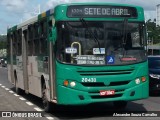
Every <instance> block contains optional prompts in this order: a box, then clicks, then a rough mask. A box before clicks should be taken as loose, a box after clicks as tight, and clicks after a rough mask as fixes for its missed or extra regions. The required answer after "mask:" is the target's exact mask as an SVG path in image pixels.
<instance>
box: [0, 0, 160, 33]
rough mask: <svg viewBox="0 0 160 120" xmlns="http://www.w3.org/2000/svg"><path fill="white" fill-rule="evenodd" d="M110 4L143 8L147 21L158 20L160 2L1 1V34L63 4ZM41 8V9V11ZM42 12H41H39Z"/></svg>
mask: <svg viewBox="0 0 160 120" xmlns="http://www.w3.org/2000/svg"><path fill="white" fill-rule="evenodd" d="M79 1H80V2H109V3H121V4H132V5H138V6H142V7H143V8H144V10H145V19H146V20H148V19H152V20H153V19H154V18H156V5H158V4H160V0H0V34H1V35H2V34H6V33H7V27H12V26H14V25H17V24H19V23H21V22H24V21H26V20H28V19H30V18H32V17H34V16H36V15H37V14H38V13H39V12H44V11H46V10H48V9H50V8H54V6H56V5H58V4H63V3H73V2H74V3H75V2H79ZM39 8H40V9H39ZM39 10H40V11H39Z"/></svg>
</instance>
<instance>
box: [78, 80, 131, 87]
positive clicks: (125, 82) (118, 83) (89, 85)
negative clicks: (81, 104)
mask: <svg viewBox="0 0 160 120" xmlns="http://www.w3.org/2000/svg"><path fill="white" fill-rule="evenodd" d="M130 81H131V80H127V81H116V82H110V84H109V85H105V84H104V83H103V82H95V83H87V82H86V83H81V84H82V85H83V86H85V87H104V86H119V85H127V84H128V83H129V82H130Z"/></svg>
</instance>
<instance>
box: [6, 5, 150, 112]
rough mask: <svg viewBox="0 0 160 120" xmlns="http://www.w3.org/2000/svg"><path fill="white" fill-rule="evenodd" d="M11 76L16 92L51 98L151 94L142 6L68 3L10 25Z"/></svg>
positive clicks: (75, 100) (71, 100)
mask: <svg viewBox="0 0 160 120" xmlns="http://www.w3.org/2000/svg"><path fill="white" fill-rule="evenodd" d="M7 33H8V34H7V36H8V46H7V51H8V55H7V56H8V57H7V58H8V62H7V64H8V79H9V81H11V83H13V84H14V85H15V88H16V92H17V93H19V94H20V93H21V92H22V91H25V93H31V94H33V95H36V96H38V97H40V98H42V100H43V104H44V109H45V111H49V110H50V109H51V103H56V104H58V105H85V104H90V103H97V102H108V101H113V103H114V105H115V106H117V107H125V106H126V105H127V102H128V101H133V100H139V99H145V98H148V88H149V84H148V83H149V80H148V62H147V51H146V50H147V39H146V29H145V20H144V11H143V8H142V7H139V6H133V5H126V4H111V3H74V4H62V5H58V6H56V7H55V8H54V9H51V10H48V11H46V12H44V13H42V14H40V15H38V16H37V17H34V18H32V19H30V20H28V21H25V22H24V23H21V24H19V25H16V26H13V27H11V28H9V29H8V32H7Z"/></svg>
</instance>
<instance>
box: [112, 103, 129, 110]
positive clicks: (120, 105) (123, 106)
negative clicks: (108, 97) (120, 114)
mask: <svg viewBox="0 0 160 120" xmlns="http://www.w3.org/2000/svg"><path fill="white" fill-rule="evenodd" d="M127 103H128V102H127V101H114V102H113V104H114V106H115V107H116V108H118V109H125V108H126V106H127Z"/></svg>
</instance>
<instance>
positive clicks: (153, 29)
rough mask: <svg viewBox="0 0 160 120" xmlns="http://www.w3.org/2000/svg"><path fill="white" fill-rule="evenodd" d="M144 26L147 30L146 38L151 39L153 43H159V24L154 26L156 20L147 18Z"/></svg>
mask: <svg viewBox="0 0 160 120" xmlns="http://www.w3.org/2000/svg"><path fill="white" fill-rule="evenodd" d="M146 26H147V32H148V39H150V40H152V39H153V40H154V41H153V42H154V43H153V44H157V43H160V26H156V20H155V19H154V21H152V20H151V19H149V20H148V21H147V22H146Z"/></svg>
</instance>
